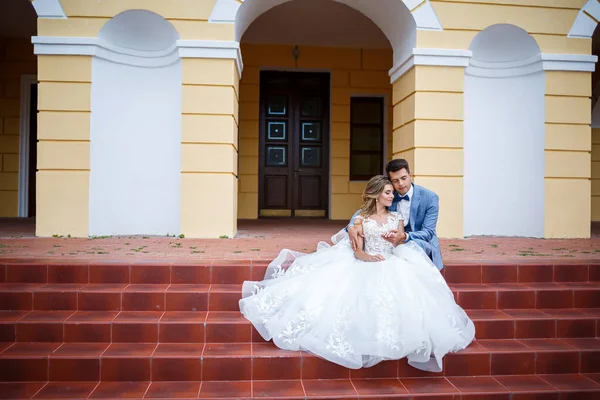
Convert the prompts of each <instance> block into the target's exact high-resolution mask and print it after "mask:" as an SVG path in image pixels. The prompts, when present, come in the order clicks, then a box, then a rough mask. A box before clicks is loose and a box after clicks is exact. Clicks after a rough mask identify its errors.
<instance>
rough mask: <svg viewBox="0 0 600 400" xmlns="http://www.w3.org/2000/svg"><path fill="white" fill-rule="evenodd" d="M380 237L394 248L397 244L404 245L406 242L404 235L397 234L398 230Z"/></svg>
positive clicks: (390, 231) (402, 233)
mask: <svg viewBox="0 0 600 400" xmlns="http://www.w3.org/2000/svg"><path fill="white" fill-rule="evenodd" d="M381 237H382V238H384V239H385V240H387V241H388V242H390V243H391V244H393V245H394V246H398V245H399V244H401V243H404V241H405V240H406V233H405V232H398V229H392V230H389V231H387V232H386V233H384V234H383V235H381Z"/></svg>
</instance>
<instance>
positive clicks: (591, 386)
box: [0, 374, 600, 400]
mask: <svg viewBox="0 0 600 400" xmlns="http://www.w3.org/2000/svg"><path fill="white" fill-rule="evenodd" d="M598 380H599V378H598V376H597V375H593V374H590V375H539V376H536V375H524V376H517V377H492V376H481V377H454V378H443V377H432V378H402V379H328V380H311V379H303V380H263V381H261V380H254V381H249V380H246V381H203V382H198V381H183V382H161V381H151V382H110V381H102V382H49V383H46V382H43V383H37V382H36V383H33V382H31V383H29V382H19V383H0V393H3V394H5V396H4V397H6V398H12V399H30V398H31V397H32V396H34V397H33V398H34V399H37V398H62V399H76V398H77V399H81V398H89V399H96V398H112V399H119V398H138V399H141V398H157V397H158V398H201V399H216V398H219V399H223V400H229V399H251V398H252V399H263V400H269V399H275V398H277V399H317V398H327V399H332V400H336V399H337V400H341V399H407V400H408V399H410V398H414V399H419V398H420V397H421V396H427V395H430V396H435V399H436V400H457V399H460V398H462V399H465V400H468V399H471V398H472V399H475V398H477V399H484V398H486V399H494V400H509V399H514V400H525V399H534V398H535V399H549V400H550V399H551V400H559V399H561V400H562V399H565V400H566V399H577V400H592V399H597V398H598V396H599V395H600V384H598ZM538 396H539V397H538ZM423 398H433V397H423Z"/></svg>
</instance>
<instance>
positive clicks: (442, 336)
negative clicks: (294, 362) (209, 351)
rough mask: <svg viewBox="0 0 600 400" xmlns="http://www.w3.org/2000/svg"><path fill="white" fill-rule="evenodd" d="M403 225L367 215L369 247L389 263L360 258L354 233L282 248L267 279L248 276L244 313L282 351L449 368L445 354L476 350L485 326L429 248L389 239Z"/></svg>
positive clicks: (361, 363) (364, 363) (357, 363)
mask: <svg viewBox="0 0 600 400" xmlns="http://www.w3.org/2000/svg"><path fill="white" fill-rule="evenodd" d="M399 221H400V219H399V216H398V214H397V213H390V214H389V215H388V218H387V223H385V224H383V225H379V224H378V223H377V222H376V221H374V220H371V219H369V218H367V219H365V220H364V223H363V229H364V236H365V251H366V252H367V253H369V254H382V255H384V256H385V258H386V260H385V261H381V262H364V261H361V260H358V259H357V258H356V257H355V256H354V251H353V250H352V248H351V246H350V241H349V239H348V235H347V233H346V232H345V231H344V230H342V231H340V232H338V234H336V235H335V236H334V237H333V238H332V241H333V242H334V243H335V245H334V246H329V245H328V244H326V243H323V242H321V243H319V246H318V248H317V251H316V252H315V253H311V254H304V253H299V252H294V251H291V250H283V251H281V253H280V254H279V256H278V257H277V258H276V259H275V260H274V261H273V262H272V263H271V264H270V265H269V267H268V268H267V272H266V275H265V280H263V281H260V282H251V281H247V282H244V285H243V288H242V299H241V300H240V310H241V312H242V314H243V315H244V316H245V317H246V318H247V319H248V320H249V321H250V322H251V323H252V324H253V325H254V326H255V328H256V329H257V330H258V332H259V333H260V334H261V335H262V337H263V338H264V339H265V340H271V339H273V342H274V343H275V344H276V345H277V346H278V347H279V348H282V349H286V350H305V351H308V352H310V353H313V354H315V355H317V356H319V357H322V358H324V359H327V360H329V361H331V362H334V363H336V364H340V365H342V366H345V367H348V368H353V369H357V368H361V367H370V366H372V365H375V364H377V363H378V362H380V361H382V360H389V359H400V358H403V357H407V359H408V362H409V364H410V365H412V366H413V367H415V368H418V369H421V370H425V371H431V372H439V371H441V370H442V358H443V357H444V355H446V354H447V353H449V352H455V351H458V350H462V349H464V348H465V347H467V346H468V345H469V344H470V343H471V342H472V341H473V339H474V336H475V327H474V325H473V322H472V321H471V320H470V319H469V318H468V317H467V315H466V313H465V312H464V311H463V309H462V308H460V307H459V306H458V305H457V304H456V302H455V301H454V297H453V295H452V292H451V291H450V288H449V287H448V285H447V284H446V282H445V280H444V278H443V277H442V275H441V274H440V272H439V271H438V269H437V268H436V267H435V266H434V265H433V263H432V262H431V261H430V259H429V257H427V255H426V254H425V252H423V250H421V248H419V247H418V246H417V245H415V244H414V243H411V242H408V243H407V244H402V245H399V246H397V247H396V248H394V247H393V245H392V244H390V243H389V242H387V241H385V240H384V239H383V238H382V237H381V235H382V234H383V233H385V232H387V231H389V230H390V229H393V228H397V227H398V222H399Z"/></svg>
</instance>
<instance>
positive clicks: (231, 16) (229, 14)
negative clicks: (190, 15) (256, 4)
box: [208, 0, 242, 24]
mask: <svg viewBox="0 0 600 400" xmlns="http://www.w3.org/2000/svg"><path fill="white" fill-rule="evenodd" d="M241 5H242V3H241V2H240V1H238V0H217V2H216V3H215V6H214V8H213V10H212V12H211V13H210V17H208V22H211V23H217V24H219V23H221V24H222V23H227V24H233V23H234V22H235V16H236V14H237V11H238V9H239V8H240V6H241Z"/></svg>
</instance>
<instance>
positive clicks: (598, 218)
mask: <svg viewBox="0 0 600 400" xmlns="http://www.w3.org/2000/svg"><path fill="white" fill-rule="evenodd" d="M592 54H593V55H595V56H600V26H597V27H596V29H595V30H594V34H593V36H592ZM599 100H600V63H596V70H595V71H594V72H593V73H592V155H591V159H592V168H591V170H592V171H591V176H592V199H591V201H592V212H591V214H592V230H598V227H599V225H600V101H599Z"/></svg>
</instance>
